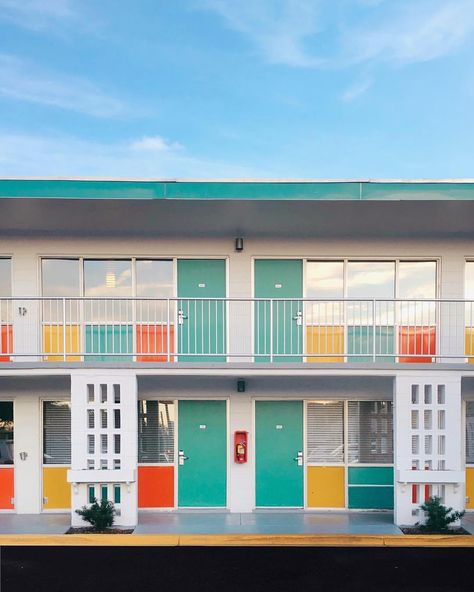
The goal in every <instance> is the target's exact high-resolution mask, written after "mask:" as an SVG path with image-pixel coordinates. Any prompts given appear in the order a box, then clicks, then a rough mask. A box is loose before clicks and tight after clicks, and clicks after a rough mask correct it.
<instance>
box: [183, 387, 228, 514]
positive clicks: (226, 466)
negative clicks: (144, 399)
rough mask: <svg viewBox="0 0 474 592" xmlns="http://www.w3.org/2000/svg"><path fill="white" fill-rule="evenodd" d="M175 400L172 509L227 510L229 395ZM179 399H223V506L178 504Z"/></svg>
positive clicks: (188, 399) (189, 399)
mask: <svg viewBox="0 0 474 592" xmlns="http://www.w3.org/2000/svg"><path fill="white" fill-rule="evenodd" d="M173 400H174V401H175V402H176V415H175V417H176V420H175V421H176V427H175V436H174V438H175V439H174V449H175V454H174V466H175V471H174V510H175V511H179V510H190V511H191V510H212V509H213V508H215V509H216V510H219V511H222V510H229V509H230V504H229V502H230V478H231V471H230V466H231V465H230V452H231V443H230V439H231V433H230V429H229V428H230V396H229V395H226V396H225V397H195V396H194V397H179V398H177V399H173ZM180 401H201V402H202V401H225V410H226V413H225V430H226V451H225V454H226V464H225V470H226V492H225V506H192V507H188V506H180V505H179V499H178V486H179V462H178V461H179V459H178V451H179V446H178V441H179V402H180Z"/></svg>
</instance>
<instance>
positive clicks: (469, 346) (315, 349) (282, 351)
mask: <svg viewBox="0 0 474 592" xmlns="http://www.w3.org/2000/svg"><path fill="white" fill-rule="evenodd" d="M0 327H1V342H0V362H21V361H30V362H43V361H44V362H150V363H166V362H168V363H172V362H218V363H219V362H220V363H225V362H255V363H262V362H263V363H291V362H293V363H308V364H318V363H331V362H333V363H346V362H354V363H355V362H361V363H369V364H370V363H380V362H383V363H394V364H395V363H405V362H418V363H449V362H457V363H466V362H473V361H474V301H467V300H456V299H435V300H426V299H425V300H413V299H411V300H400V299H365V300H354V299H340V300H336V299H334V300H331V299H329V300H318V299H314V298H302V299H272V298H162V299H159V298H156V299H154V298H115V299H114V298H3V299H0Z"/></svg>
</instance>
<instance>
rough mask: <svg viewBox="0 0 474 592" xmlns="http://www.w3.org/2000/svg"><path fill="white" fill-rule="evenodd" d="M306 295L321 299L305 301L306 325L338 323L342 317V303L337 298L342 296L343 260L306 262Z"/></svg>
mask: <svg viewBox="0 0 474 592" xmlns="http://www.w3.org/2000/svg"><path fill="white" fill-rule="evenodd" d="M306 295H307V296H308V297H310V298H318V299H321V300H320V301H318V302H307V303H306V322H307V324H308V325H332V326H334V325H340V324H341V323H342V321H343V317H344V304H343V303H342V302H341V301H337V299H340V298H343V297H344V261H310V262H308V265H307V267H306ZM325 298H327V299H328V300H325ZM334 299H336V300H334Z"/></svg>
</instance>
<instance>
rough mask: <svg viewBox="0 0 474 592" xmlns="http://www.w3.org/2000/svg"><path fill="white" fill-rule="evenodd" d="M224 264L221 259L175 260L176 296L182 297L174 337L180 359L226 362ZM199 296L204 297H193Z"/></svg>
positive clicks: (223, 260) (179, 302)
mask: <svg viewBox="0 0 474 592" xmlns="http://www.w3.org/2000/svg"><path fill="white" fill-rule="evenodd" d="M225 266H226V262H225V259H179V260H178V297H179V298H183V300H179V301H178V309H179V310H182V311H183V323H182V324H180V325H178V336H177V339H178V353H179V354H181V355H180V356H179V358H178V359H179V361H180V362H202V361H208V362H225V361H226V357H225V354H226V351H227V344H226V339H227V334H226V303H225V300H224V298H225V296H226V267H225ZM186 298H189V299H190V300H186ZM200 298H203V299H204V300H196V299H200ZM206 298H210V299H212V298H222V300H206ZM183 354H184V355H183ZM219 354H223V355H219Z"/></svg>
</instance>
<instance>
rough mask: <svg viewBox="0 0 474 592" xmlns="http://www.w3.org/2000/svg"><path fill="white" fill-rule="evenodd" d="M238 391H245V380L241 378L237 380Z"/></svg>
mask: <svg viewBox="0 0 474 592" xmlns="http://www.w3.org/2000/svg"><path fill="white" fill-rule="evenodd" d="M237 392H238V393H245V380H242V379H239V380H238V381H237Z"/></svg>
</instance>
